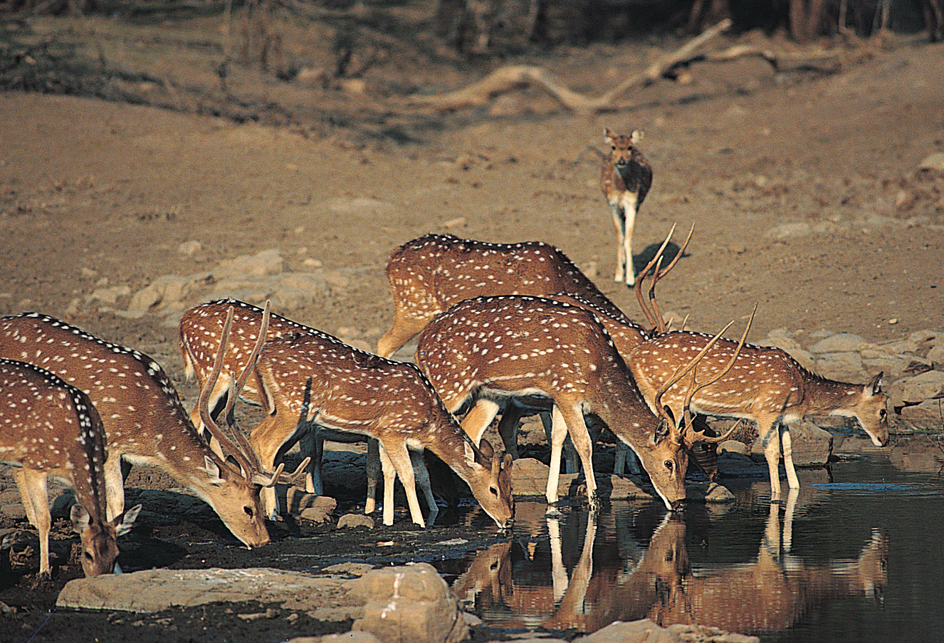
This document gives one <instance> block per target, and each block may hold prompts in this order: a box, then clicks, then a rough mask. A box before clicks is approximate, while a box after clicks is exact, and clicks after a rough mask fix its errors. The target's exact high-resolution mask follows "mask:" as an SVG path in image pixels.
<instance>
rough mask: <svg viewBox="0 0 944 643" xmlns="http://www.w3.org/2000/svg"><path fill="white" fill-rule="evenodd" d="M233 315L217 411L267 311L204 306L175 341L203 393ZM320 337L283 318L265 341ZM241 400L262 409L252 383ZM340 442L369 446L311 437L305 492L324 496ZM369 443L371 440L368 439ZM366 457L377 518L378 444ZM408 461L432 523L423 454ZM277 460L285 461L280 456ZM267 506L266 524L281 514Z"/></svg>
mask: <svg viewBox="0 0 944 643" xmlns="http://www.w3.org/2000/svg"><path fill="white" fill-rule="evenodd" d="M231 309H232V310H233V311H234V315H233V322H232V323H233V332H232V333H231V334H230V336H229V339H228V341H227V343H226V351H225V354H224V356H223V366H224V369H223V373H222V374H221V376H220V378H219V380H218V381H217V384H216V385H215V386H214V387H213V388H212V390H211V391H210V393H209V407H210V409H214V410H218V409H219V407H220V406H221V404H222V402H223V401H225V399H226V395H227V391H228V390H229V387H230V385H231V383H232V381H233V377H234V376H233V375H232V374H231V373H235V372H236V371H238V370H239V369H240V368H241V367H242V365H244V364H246V362H247V359H248V356H249V355H250V354H251V353H252V350H253V347H254V346H255V344H256V342H257V341H258V337H259V333H258V331H259V329H260V328H261V324H262V319H263V314H264V311H263V309H262V308H259V307H258V306H253V305H252V304H247V303H245V302H242V301H239V300H237V299H223V300H219V301H212V302H208V303H204V304H200V305H199V306H196V307H194V308H191V309H190V310H188V311H187V312H186V313H184V315H183V317H182V318H181V320H180V327H179V329H178V334H177V341H178V345H179V346H180V352H181V353H182V355H183V360H184V368H185V375H186V376H187V377H188V378H194V379H196V381H197V384H198V385H199V386H200V387H201V388H203V387H204V385H205V383H206V382H207V381H208V379H209V376H210V373H211V371H212V367H213V360H214V358H215V356H216V353H217V351H218V350H219V347H220V339H221V337H222V335H221V329H222V328H223V322H224V320H225V318H226V315H227V313H228V311H229V310H231ZM320 332H321V331H318V330H316V329H314V328H310V327H308V326H304V325H302V324H299V323H298V322H294V321H292V320H290V319H287V318H285V317H281V316H279V315H273V314H270V315H269V323H268V326H267V332H266V340H267V341H271V340H273V339H277V338H279V337H283V336H286V335H290V334H314V335H317V334H319V333H320ZM240 398H241V399H243V400H244V401H246V402H249V403H250V404H254V405H262V403H263V400H262V393H261V392H260V391H259V390H257V388H256V383H255V381H254V380H253V379H249V380H248V381H247V382H246V385H245V386H244V387H243V388H242V390H241V392H240ZM190 417H191V419H193V421H194V425H195V426H201V424H200V413H199V409H198V408H197V407H196V406H194V409H193V411H192V412H191V413H190ZM326 437H327V438H329V439H331V440H334V441H338V442H351V441H355V440H357V441H360V440H365V439H367V438H365V436H363V435H359V434H352V433H338V432H332V431H326V430H318V431H315V434H314V435H313V436H309V437H308V438H307V439H310V440H311V444H308V443H307V442H306V446H307V447H308V449H307V452H308V454H309V455H310V457H311V462H310V464H309V465H308V470H307V475H306V480H305V490H306V491H307V492H308V493H313V494H319V495H320V494H322V493H323V490H324V487H323V484H322V479H321V464H322V456H323V453H324V442H325V438H326ZM368 440H369V439H368ZM369 442H370V444H369V446H368V454H367V503H366V506H365V508H364V513H368V514H369V513H373V511H374V508H375V504H376V494H377V481H378V479H379V478H380V468H381V467H380V452H379V447H378V446H377V443H376V441H374V440H369ZM293 445H294V443H292V444H289V445H288V446H287V447H285V450H287V449H288V448H291V446H293ZM410 457H411V458H413V459H414V467H413V469H414V474H415V476H416V478H417V482H418V484H419V485H420V488H421V489H422V490H423V492H424V497H425V499H426V504H427V506H428V507H429V510H430V512H431V514H433V515H432V518H431V520H434V519H435V514H436V513H437V512H438V507H437V505H436V500H435V497H434V495H433V491H432V487H431V485H430V483H429V474H428V472H427V469H426V466H425V464H424V463H422V462H419V461H418V460H416V458H421V457H422V456H421V455H420V454H416V453H415V452H410ZM276 459H281V454H280V455H279V457H277V458H276ZM268 495H269V500H267V501H266V503H265V504H266V506H267V512H266V515H267V517H268V518H270V519H272V520H275V519H276V517H277V514H278V503H277V502H276V501H275V500H274V499H273V498H274V496H275V494H274V492H273V493H269V494H268Z"/></svg>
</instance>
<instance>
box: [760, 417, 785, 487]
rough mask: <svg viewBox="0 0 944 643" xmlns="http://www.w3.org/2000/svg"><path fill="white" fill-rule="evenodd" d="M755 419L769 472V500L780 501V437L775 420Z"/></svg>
mask: <svg viewBox="0 0 944 643" xmlns="http://www.w3.org/2000/svg"><path fill="white" fill-rule="evenodd" d="M755 419H756V420H757V429H758V435H760V436H761V444H762V445H763V447H764V457H765V458H766V460H767V469H768V470H769V472H770V500H771V502H776V501H777V500H779V499H780V435H779V432H778V430H777V426H776V423H777V420H776V419H773V420H766V421H764V420H761V418H755Z"/></svg>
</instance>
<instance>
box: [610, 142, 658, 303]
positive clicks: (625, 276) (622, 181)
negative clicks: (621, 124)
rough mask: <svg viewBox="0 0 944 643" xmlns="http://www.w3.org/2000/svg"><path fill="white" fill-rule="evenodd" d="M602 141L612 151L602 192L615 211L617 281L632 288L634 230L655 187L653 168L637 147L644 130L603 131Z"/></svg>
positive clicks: (634, 271)
mask: <svg viewBox="0 0 944 643" xmlns="http://www.w3.org/2000/svg"><path fill="white" fill-rule="evenodd" d="M603 139H604V140H605V141H606V144H607V145H609V146H610V151H609V153H608V154H607V155H606V157H605V158H604V159H603V168H602V169H601V171H600V188H601V189H602V190H603V196H604V197H605V198H606V202H607V203H608V204H609V205H610V209H611V210H612V211H613V225H614V226H615V227H616V237H617V244H618V245H617V251H616V275H615V280H616V281H618V282H625V283H626V285H627V286H629V287H633V286H634V285H635V284H636V269H635V267H634V266H633V228H634V227H635V225H636V214H637V213H638V212H639V208H640V206H642V202H643V201H644V200H645V198H646V194H648V193H649V188H650V187H651V186H652V167H651V166H650V165H649V161H648V160H646V157H645V156H643V153H642V152H640V151H639V148H638V147H636V146H637V145H639V142H640V141H641V140H642V131H641V130H633V132H632V134H630V135H629V136H627V135H624V134H613V133H612V132H611V131H610V130H609V129H606V128H604V129H603Z"/></svg>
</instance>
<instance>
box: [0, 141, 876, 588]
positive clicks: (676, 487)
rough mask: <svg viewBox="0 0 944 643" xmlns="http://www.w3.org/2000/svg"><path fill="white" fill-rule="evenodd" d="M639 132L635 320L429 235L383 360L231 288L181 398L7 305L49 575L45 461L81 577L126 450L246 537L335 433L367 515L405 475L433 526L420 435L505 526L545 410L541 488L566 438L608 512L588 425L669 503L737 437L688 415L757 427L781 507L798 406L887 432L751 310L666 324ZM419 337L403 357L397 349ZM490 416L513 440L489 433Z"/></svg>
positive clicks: (623, 242)
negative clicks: (740, 318)
mask: <svg viewBox="0 0 944 643" xmlns="http://www.w3.org/2000/svg"><path fill="white" fill-rule="evenodd" d="M640 138H641V133H640V132H633V133H632V135H630V136H622V135H615V134H612V133H611V132H610V131H609V130H606V131H605V140H606V142H607V143H608V144H609V145H610V146H611V150H610V152H609V154H607V155H606V158H605V159H604V163H603V170H602V175H601V187H602V190H603V194H604V196H605V198H606V200H607V202H608V203H609V205H610V206H611V208H612V211H613V218H614V223H615V225H616V229H617V233H618V237H619V240H618V243H619V246H618V247H619V250H618V253H617V268H616V280H617V281H618V282H622V283H625V284H626V285H628V286H630V287H635V293H636V297H637V299H638V301H639V305H640V307H641V309H642V312H643V315H644V316H645V318H646V321H647V326H643V325H640V324H637V323H635V322H633V321H632V320H631V319H630V318H629V317H628V316H627V315H626V314H625V313H624V312H623V311H621V310H620V309H619V308H618V307H617V306H616V305H615V304H614V303H613V302H612V301H611V300H610V299H609V298H608V297H607V296H606V295H604V294H603V293H602V292H601V291H600V290H599V289H598V288H597V287H596V286H595V285H594V284H593V282H592V281H591V280H590V279H589V278H587V277H586V276H585V275H584V274H583V273H582V272H581V271H580V270H579V269H578V268H577V266H576V265H575V264H574V263H573V262H572V261H571V260H570V259H568V258H567V257H566V256H565V255H564V253H562V252H561V251H560V250H558V249H557V248H555V247H553V246H550V245H548V244H545V243H541V242H528V243H515V244H501V243H485V242H481V241H473V240H468V239H460V238H458V237H455V236H452V235H436V234H429V235H426V236H423V237H420V238H418V239H414V240H412V241H408V242H407V243H405V244H403V245H402V246H400V247H399V248H396V249H395V250H394V251H393V252H392V254H391V256H390V259H389V261H388V263H387V266H386V277H387V280H388V282H389V285H390V289H391V292H392V296H393V304H394V309H393V324H392V326H391V328H390V330H388V331H387V332H386V333H385V334H384V335H383V336H382V337H381V338H380V340H379V341H378V344H377V351H376V354H372V353H369V352H366V351H363V350H359V349H357V348H354V347H352V346H349V345H347V344H345V343H344V342H342V341H341V340H339V339H337V338H335V337H332V336H331V335H328V334H327V333H324V332H321V331H319V330H316V329H314V328H310V327H308V326H304V325H302V324H300V323H297V322H294V321H291V320H289V319H287V318H285V317H281V316H279V315H276V314H273V313H271V312H270V311H269V306H268V304H267V305H266V307H265V308H258V307H256V306H253V305H251V304H248V303H244V302H241V301H237V300H234V299H227V300H221V301H213V302H209V303H204V304H201V305H199V306H196V307H195V308H193V309H191V310H189V311H187V312H186V313H185V314H184V315H183V317H182V319H181V321H180V327H179V335H178V340H179V346H180V350H181V353H182V356H183V363H184V367H185V373H186V375H187V376H188V377H191V378H194V379H195V380H196V381H197V383H198V385H199V387H200V393H199V397H198V400H197V402H196V404H195V405H194V406H193V408H192V410H191V411H190V412H189V413H188V412H187V411H186V410H185V408H184V406H183V404H182V402H181V399H180V397H179V396H178V394H177V391H176V390H175V388H174V386H173V385H172V383H171V380H170V378H169V377H168V376H167V375H166V374H165V372H164V370H163V369H162V367H161V366H160V365H159V364H158V363H157V362H156V361H154V360H153V359H151V358H149V357H148V356H147V355H144V354H143V353H140V352H138V351H136V350H133V349H130V348H125V347H123V346H120V345H117V344H113V343H110V342H107V341H105V340H102V339H98V338H96V337H93V336H92V335H90V334H88V333H86V332H84V331H83V330H81V329H79V328H75V327H73V326H71V325H69V324H67V323H65V322H63V321H60V320H58V319H54V318H53V317H50V316H47V315H42V314H38V313H23V314H19V315H15V316H9V317H4V318H0V396H2V399H3V404H2V406H0V461H2V462H7V463H10V464H12V465H14V475H15V480H16V483H17V486H18V488H19V491H20V494H21V497H22V499H23V504H24V505H25V507H26V512H27V517H28V519H29V521H30V522H31V523H32V524H33V525H34V526H35V527H36V528H37V529H38V531H39V536H40V546H41V562H40V572H41V573H42V574H46V575H48V574H49V573H50V572H51V565H50V562H49V548H48V539H49V531H50V522H51V520H50V511H49V504H48V499H47V486H46V480H47V476H50V475H52V476H55V477H58V478H61V479H63V480H64V481H65V482H66V483H67V484H69V485H71V486H72V488H73V489H74V490H75V497H76V504H75V505H74V506H73V508H72V512H71V519H72V523H73V526H74V528H75V530H76V531H77V532H78V533H79V534H80V535H81V547H80V550H81V554H80V556H81V564H82V567H83V570H84V572H85V574H86V575H88V576H92V575H96V574H101V573H108V572H111V571H113V570H115V569H116V566H115V561H116V557H117V555H118V547H117V544H116V540H117V538H118V536H120V535H121V534H122V533H125V532H127V531H128V530H129V529H130V528H131V527H132V523H133V521H134V520H135V517H136V516H137V514H138V510H139V509H140V507H139V506H136V507H134V508H131V509H127V510H126V508H125V500H124V476H123V474H126V470H124V471H123V465H125V466H128V465H132V464H136V463H144V464H149V465H154V466H157V467H160V468H162V469H163V470H165V471H166V472H167V473H169V474H170V475H171V476H173V477H174V478H175V479H176V480H178V481H179V482H180V483H181V484H182V485H185V486H186V487H188V488H189V489H191V490H192V491H193V492H194V493H195V494H197V495H198V496H199V497H200V498H202V499H203V500H205V501H206V502H207V503H208V504H209V505H210V506H211V507H212V508H213V510H214V511H215V512H216V513H217V514H218V515H219V517H220V519H221V520H222V521H223V523H224V524H225V526H226V527H227V528H228V529H229V530H230V531H231V532H232V534H233V536H235V537H236V538H237V539H238V540H239V541H241V542H242V543H243V544H244V545H245V546H246V547H250V548H252V547H259V546H262V545H265V544H266V543H267V542H268V541H269V534H268V531H267V528H266V520H275V519H277V517H278V516H279V514H280V511H281V510H280V508H279V505H278V501H277V495H276V493H275V485H276V484H280V483H281V484H286V483H287V484H293V483H295V482H297V481H300V480H301V479H302V477H304V480H305V483H304V484H305V486H306V489H307V490H308V491H309V492H311V493H321V492H322V488H323V487H322V482H321V464H322V454H323V449H324V442H325V440H326V439H328V440H335V441H355V440H368V441H370V443H371V446H370V448H369V449H368V458H367V469H368V476H367V477H368V489H367V503H366V505H365V510H366V511H367V512H368V513H370V512H372V511H373V510H374V508H375V504H376V499H375V495H376V491H377V489H376V487H377V482H378V478H379V474H380V473H381V472H382V473H383V478H384V495H383V522H384V524H387V525H389V524H392V523H393V520H394V506H393V505H394V482H395V480H396V478H397V477H399V478H400V479H401V481H402V483H403V487H404V489H405V491H406V497H407V501H408V504H409V510H410V516H411V519H412V521H413V522H414V523H416V524H417V525H420V526H425V525H426V524H427V519H424V516H423V513H422V509H421V506H420V503H419V499H418V495H417V486H419V487H420V489H421V490H422V492H423V494H424V497H425V499H426V505H427V509H428V512H429V518H428V520H429V522H433V521H434V520H435V517H436V513H437V506H436V500H435V498H434V495H433V493H432V490H431V481H430V474H429V471H428V470H427V468H426V465H425V462H424V459H423V457H422V452H423V451H424V450H428V451H430V452H432V453H434V454H435V455H437V456H438V457H439V458H440V459H441V460H442V461H443V462H444V463H445V464H446V465H448V467H449V468H451V469H452V471H453V472H455V474H456V475H457V476H458V477H459V478H460V479H461V480H463V481H464V482H465V483H466V484H467V485H468V486H469V488H470V489H471V492H472V494H473V496H474V497H475V499H476V500H477V501H478V503H479V504H480V505H481V508H482V510H484V512H485V513H486V514H487V515H488V516H489V517H490V518H491V519H492V520H493V521H494V522H495V524H496V525H497V526H498V527H499V528H502V529H504V528H508V527H509V526H511V524H512V522H513V520H514V514H515V503H514V496H513V490H512V467H513V455H516V454H517V447H516V444H515V441H516V437H515V436H516V430H517V425H518V421H519V420H520V418H521V416H522V415H524V414H526V413H534V412H538V413H542V414H544V416H545V418H547V416H549V419H546V424H545V426H546V428H547V431H548V442H549V444H550V448H551V466H550V473H549V476H548V481H547V490H546V498H547V502H548V503H551V504H553V503H556V502H557V500H558V476H559V473H560V467H561V457H562V452H563V448H564V445H565V442H566V441H568V440H569V441H570V443H571V444H572V447H573V450H574V451H575V452H576V455H577V456H578V457H579V461H580V463H581V465H582V467H583V470H584V476H585V480H586V490H587V497H588V498H587V499H588V502H589V504H590V507H591V508H592V509H596V508H597V507H598V505H599V498H598V494H597V488H596V481H595V476H594V465H593V460H592V453H593V449H594V442H595V440H596V439H597V437H598V434H599V431H598V430H591V429H596V428H597V427H599V426H601V425H602V426H605V427H606V428H607V429H608V430H609V431H611V432H612V433H613V434H614V435H615V436H616V438H617V439H618V444H619V445H620V447H621V448H622V450H623V451H624V452H628V453H630V454H633V455H635V456H636V458H638V460H639V462H640V463H641V464H642V467H643V468H644V469H645V471H646V473H647V474H648V477H649V480H650V481H651V485H652V488H653V489H654V491H655V494H656V495H657V496H658V497H659V498H660V499H661V500H662V502H663V503H664V505H665V507H666V508H667V509H668V510H670V511H673V512H674V511H678V510H680V509H682V508H683V506H684V503H685V499H686V488H685V477H686V471H687V470H688V465H689V454H690V453H691V452H692V450H693V449H694V448H695V446H696V445H704V444H713V443H717V442H719V441H721V440H724V439H726V438H727V437H728V436H729V435H730V431H729V432H728V433H727V434H726V435H722V436H709V435H708V434H707V433H706V432H705V431H699V430H697V429H696V428H695V427H696V422H695V419H696V418H695V416H697V415H699V414H701V415H708V416H714V417H725V418H746V419H750V420H753V421H754V422H755V423H756V424H757V431H758V435H759V438H760V439H761V440H762V443H763V445H764V447H765V450H764V452H765V456H766V460H767V463H768V466H769V471H770V482H771V496H772V499H774V500H776V499H778V498H779V495H780V492H781V487H780V458H781V454H782V456H783V461H784V467H785V472H786V478H787V482H788V485H789V487H790V489H796V488H797V487H799V481H798V479H797V475H796V472H795V470H794V465H793V460H792V448H791V439H790V430H789V427H790V424H791V423H793V422H795V421H797V420H798V419H800V418H802V417H803V416H804V415H807V414H813V413H815V414H820V415H823V414H837V415H845V416H850V417H854V418H856V420H857V421H858V422H859V424H860V425H861V427H862V428H863V429H864V430H865V431H866V432H867V433H868V435H869V436H870V437H871V439H872V441H873V442H874V443H875V444H876V445H881V446H884V445H885V444H887V443H888V428H887V420H886V397H885V395H884V394H883V393H882V392H881V374H879V375H878V376H877V377H876V378H875V379H873V380H872V381H871V382H869V383H868V384H865V385H854V384H846V383H841V382H835V381H831V380H828V379H825V378H822V377H819V376H817V375H815V374H814V373H812V372H810V371H808V370H806V369H805V368H803V367H802V366H800V365H799V364H798V363H797V362H796V361H795V360H794V359H792V358H791V357H790V356H789V355H788V354H787V353H785V352H784V351H782V350H780V349H776V348H767V347H761V346H754V345H751V344H747V343H745V340H746V337H747V334H748V331H749V329H750V321H748V322H747V326H746V328H745V329H744V332H743V335H742V336H741V339H740V341H733V340H730V339H726V338H725V337H722V334H723V333H724V332H726V330H727V328H728V327H726V328H725V329H723V330H722V331H721V332H719V333H717V334H715V335H706V334H702V333H697V332H692V331H686V330H669V329H668V328H667V327H666V325H665V323H664V322H663V319H662V315H661V313H660V311H659V308H658V303H657V301H656V298H655V285H656V283H657V282H658V281H659V280H660V279H662V278H663V277H664V276H665V275H666V274H667V273H668V271H669V270H671V269H672V267H673V266H674V265H675V263H676V262H677V261H678V259H679V258H680V257H681V256H682V254H683V252H684V249H685V247H686V246H687V244H688V240H686V242H685V243H684V244H683V246H682V247H681V248H680V249H679V250H678V251H677V252H676V254H675V258H674V260H673V261H672V262H671V263H670V264H669V265H668V266H666V267H665V268H663V267H662V256H663V254H664V251H665V249H666V248H667V246H668V244H669V241H670V238H671V236H672V233H671V232H670V233H669V235H668V237H667V238H666V239H665V242H664V243H663V244H662V247H661V248H660V250H659V252H658V253H657V255H656V258H655V259H653V261H652V262H651V263H650V264H649V265H648V266H646V267H645V268H644V269H643V270H641V271H640V272H639V273H637V272H636V270H635V269H634V266H633V254H632V246H631V237H632V232H633V225H634V221H635V217H636V214H637V211H638V208H639V206H640V205H641V204H642V202H643V200H644V199H645V196H646V194H647V192H648V190H649V188H650V186H651V182H652V169H651V168H650V166H649V163H648V162H647V161H646V159H645V157H644V156H643V155H642V153H641V152H640V151H639V150H638V149H637V147H636V145H637V144H638V142H639V140H640ZM689 239H691V233H690V234H689ZM647 279H649V280H650V282H649V283H650V285H649V288H648V301H646V297H645V296H644V295H643V290H644V284H645V282H646V280H647ZM750 318H751V320H752V319H753V313H752V314H751V316H750ZM729 327H730V324H729ZM417 336H418V339H417V344H416V352H415V360H414V361H415V364H414V363H410V362H407V361H396V360H393V359H392V357H393V355H394V354H395V353H396V352H397V350H398V349H400V348H401V347H402V346H404V345H405V344H406V343H407V342H408V341H410V340H411V339H413V338H414V337H417ZM237 399H242V400H243V401H245V402H247V403H249V404H252V405H255V406H258V407H259V408H260V411H261V414H262V420H261V421H260V422H259V423H258V425H257V426H255V427H254V428H251V429H250V430H248V431H246V430H244V429H243V428H242V427H240V426H239V425H238V424H237V423H236V420H235V414H234V405H235V404H236V401H237ZM499 415H500V416H501V419H500V422H499V425H498V433H499V435H500V437H501V439H502V442H503V447H504V451H505V454H504V455H502V454H500V453H498V452H496V450H495V448H494V447H493V446H492V445H491V444H490V443H489V442H488V440H485V439H484V438H483V435H484V433H485V431H486V429H488V427H489V426H490V425H491V424H492V422H493V421H494V420H495V418H496V417H498V416H499ZM221 424H222V425H225V428H224V426H221ZM702 425H703V424H702ZM588 427H589V428H588ZM732 430H733V429H732ZM296 445H297V447H298V449H299V451H300V452H301V456H302V458H303V460H302V462H301V464H300V465H299V466H298V467H297V468H296V470H295V471H293V472H286V471H285V470H284V462H283V459H284V457H285V455H286V453H287V452H288V451H289V450H290V449H293V448H294V447H296Z"/></svg>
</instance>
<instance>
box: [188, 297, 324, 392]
mask: <svg viewBox="0 0 944 643" xmlns="http://www.w3.org/2000/svg"><path fill="white" fill-rule="evenodd" d="M230 308H233V309H234V314H233V330H232V332H231V333H230V336H229V341H228V342H227V343H226V352H225V353H224V354H223V368H222V372H221V373H220V378H219V380H218V382H217V384H216V386H215V387H214V389H213V390H214V393H213V394H211V400H212V399H215V398H216V397H218V395H219V394H221V393H222V392H225V390H226V389H227V388H228V387H229V384H230V382H231V381H232V378H233V375H232V374H233V373H238V372H239V371H240V370H241V369H242V368H243V367H244V366H245V365H246V362H247V361H248V360H249V356H250V355H251V354H252V351H253V347H254V346H255V343H256V340H257V338H258V337H259V328H260V326H261V323H262V314H263V310H262V308H259V307H258V306H253V305H252V304H247V303H245V302H242V301H239V300H238V299H221V300H218V301H211V302H208V303H205V304H200V305H199V306H196V307H194V308H191V309H190V310H188V311H187V312H185V313H184V315H183V317H182V318H181V319H180V326H179V328H178V332H177V344H178V346H179V347H180V352H181V354H182V355H183V360H184V374H185V375H186V376H187V377H188V378H195V379H196V381H197V383H198V385H199V386H200V387H202V386H203V384H204V383H205V382H206V381H207V379H208V378H209V376H210V373H211V371H212V369H213V361H214V359H215V358H216V353H217V350H218V349H219V346H220V338H221V329H222V328H223V323H224V322H225V320H226V315H227V313H228V311H229V309H230ZM313 330H314V329H312V328H309V327H307V326H303V325H302V324H299V323H297V322H294V321H292V320H290V319H287V318H285V317H281V316H279V315H274V314H270V316H269V325H268V331H267V333H266V340H267V341H268V340H271V339H274V338H276V337H281V336H282V335H287V334H289V333H306V332H312V331H313ZM315 332H317V331H315ZM240 397H241V398H243V399H244V400H246V401H248V402H251V403H253V404H261V400H260V398H259V391H257V390H256V388H255V383H254V382H253V380H252V378H250V379H249V380H247V381H246V385H245V386H244V387H243V389H242V391H241V392H240ZM211 407H212V403H211Z"/></svg>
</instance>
